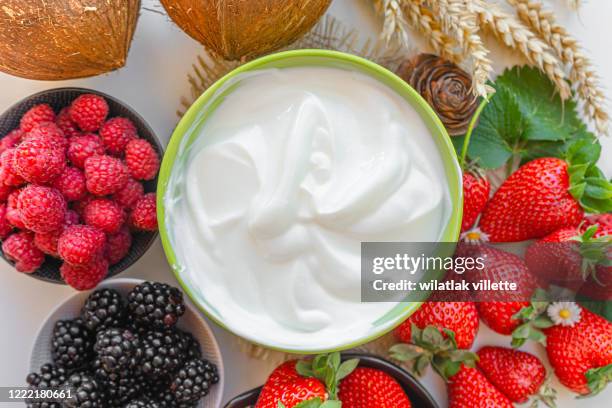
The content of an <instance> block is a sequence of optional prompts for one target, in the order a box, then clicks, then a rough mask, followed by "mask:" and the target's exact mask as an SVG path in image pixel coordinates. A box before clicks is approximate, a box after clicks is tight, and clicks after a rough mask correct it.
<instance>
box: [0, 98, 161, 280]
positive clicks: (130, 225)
mask: <svg viewBox="0 0 612 408" xmlns="http://www.w3.org/2000/svg"><path fill="white" fill-rule="evenodd" d="M108 114H109V107H108V104H107V102H106V100H104V98H102V97H100V96H98V95H93V94H84V95H81V96H79V97H78V98H76V99H75V100H74V101H73V102H72V104H71V105H70V106H68V107H66V108H64V109H62V110H61V111H60V112H59V113H57V114H56V112H54V111H53V109H52V108H51V107H50V106H49V105H47V104H40V105H36V106H34V107H33V108H31V109H30V110H29V111H27V112H26V113H25V114H24V115H23V116H22V118H21V121H20V125H19V128H17V129H14V130H12V131H11V132H9V133H8V134H6V135H5V136H4V137H3V138H2V139H0V239H1V240H2V241H3V242H2V251H3V252H4V255H5V256H6V258H8V259H9V260H11V261H13V262H14V263H15V268H16V269H17V270H18V271H20V272H24V273H33V272H35V271H36V270H37V269H38V268H40V266H41V265H42V264H43V262H44V261H45V256H52V257H55V258H58V259H61V260H62V261H63V263H62V266H61V267H60V272H61V275H62V278H63V279H64V281H65V282H66V283H67V284H69V285H70V286H72V287H74V288H76V289H78V290H87V289H91V288H93V287H95V286H96V285H97V284H98V283H99V282H100V281H101V280H102V279H104V278H105V277H106V275H107V273H108V268H109V266H110V265H113V264H116V263H117V262H119V261H120V260H121V259H123V258H124V257H125V256H126V255H127V254H128V252H129V250H130V246H131V245H132V233H133V232H138V231H155V230H157V216H156V208H155V207H156V206H155V193H146V194H145V191H144V187H143V185H142V181H144V180H152V179H154V178H155V176H156V174H157V171H158V169H159V157H158V155H157V152H156V151H155V149H154V148H153V146H152V145H151V144H150V143H149V142H147V141H146V140H144V139H141V138H139V137H138V132H137V129H136V126H134V124H133V123H132V122H131V121H130V120H129V119H127V118H123V117H113V118H110V119H109V118H108Z"/></svg>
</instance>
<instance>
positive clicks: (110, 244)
mask: <svg viewBox="0 0 612 408" xmlns="http://www.w3.org/2000/svg"><path fill="white" fill-rule="evenodd" d="M131 246H132V234H131V233H130V230H129V229H128V228H127V227H123V228H121V229H120V230H119V232H118V233H116V234H113V235H108V236H107V242H106V251H105V252H104V255H105V256H106V259H107V260H108V262H109V263H110V264H111V265H114V264H116V263H117V262H119V261H120V260H122V259H123V258H125V256H126V255H127V254H128V252H129V251H130V247H131Z"/></svg>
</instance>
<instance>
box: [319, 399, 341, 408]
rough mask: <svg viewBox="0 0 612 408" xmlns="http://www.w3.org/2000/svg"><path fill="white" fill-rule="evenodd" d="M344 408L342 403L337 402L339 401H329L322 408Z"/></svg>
mask: <svg viewBox="0 0 612 408" xmlns="http://www.w3.org/2000/svg"><path fill="white" fill-rule="evenodd" d="M341 407H342V402H340V401H337V400H328V401H325V402H324V403H323V404H322V405H321V406H320V408H341Z"/></svg>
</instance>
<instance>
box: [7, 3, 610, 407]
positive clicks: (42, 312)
mask: <svg viewBox="0 0 612 408" xmlns="http://www.w3.org/2000/svg"><path fill="white" fill-rule="evenodd" d="M143 3H144V4H143V5H144V7H146V8H149V9H153V10H156V11H160V10H161V7H160V6H159V4H158V2H157V0H143ZM564 3H565V2H564V1H563V0H551V2H550V5H551V6H553V7H554V8H555V9H556V10H557V11H558V14H559V18H560V22H561V23H562V24H563V25H565V26H566V27H568V28H569V30H570V31H571V32H572V33H574V34H575V35H576V36H577V37H578V38H579V39H580V40H581V42H582V43H583V44H584V45H585V47H586V48H587V50H588V51H587V54H588V55H589V56H590V57H591V58H592V59H593V61H594V63H595V65H596V67H597V69H598V72H599V74H600V75H601V77H602V83H603V86H604V88H605V89H606V90H607V91H609V90H610V89H612V53H611V49H610V38H612V1H604V0H589V1H586V4H585V5H584V6H583V8H582V9H581V11H580V13H579V14H578V15H576V14H575V13H572V12H570V11H569V10H568V9H567V8H566V7H565V4H564ZM329 12H330V13H331V14H332V15H334V16H335V17H338V18H339V19H341V20H342V21H343V22H344V23H345V24H346V25H348V26H350V27H357V28H358V29H359V30H360V32H362V33H363V35H364V36H368V35H371V36H374V35H375V33H377V32H378V30H379V24H380V22H379V21H378V20H377V19H376V18H375V17H374V14H373V12H372V9H371V8H370V6H369V3H368V1H367V0H335V1H334V3H333V4H332V6H331V8H330V10H329ZM422 44H423V43H422V41H421V40H420V39H417V40H415V44H414V48H415V49H418V48H419V47H422ZM489 44H492V42H489ZM201 50H202V49H201V46H200V45H199V44H197V43H196V42H195V41H193V40H191V39H190V38H188V37H187V36H186V35H184V34H183V33H182V32H181V31H180V30H179V29H178V28H176V27H175V26H173V25H172V24H171V23H170V21H169V20H168V19H167V17H166V16H164V15H161V14H159V13H156V12H152V11H148V10H143V12H142V15H141V17H140V20H139V23H138V28H137V31H136V35H135V39H134V42H133V44H132V49H131V51H130V55H129V59H128V62H127V66H126V67H125V68H123V69H121V70H120V71H118V72H115V73H112V74H109V75H104V76H100V77H96V78H90V79H83V80H76V81H66V82H40V81H28V80H23V79H19V78H15V77H11V76H8V75H5V74H0V112H1V111H3V110H5V109H6V108H8V107H9V106H10V105H12V104H13V103H15V102H17V101H19V100H20V99H21V98H23V97H26V96H28V95H30V94H32V93H34V92H37V91H40V90H43V89H49V88H55V87H60V86H68V85H76V86H82V87H87V88H93V89H98V90H101V91H104V92H107V93H109V94H111V95H113V96H116V97H117V98H119V99H120V100H123V101H124V102H126V103H127V104H129V105H130V106H132V107H133V108H135V109H136V110H137V111H138V112H140V114H141V115H142V116H143V117H144V118H145V119H146V120H147V121H148V122H149V124H150V125H151V126H152V127H153V129H154V130H155V131H156V132H157V135H158V136H159V137H160V138H161V139H162V140H163V141H167V140H168V139H169V137H170V135H171V133H172V130H173V128H174V126H175V125H176V123H177V116H176V113H175V111H176V109H177V108H178V107H179V99H180V97H181V96H183V95H189V87H188V84H187V81H186V74H187V73H188V72H189V70H190V67H191V64H192V63H193V62H194V61H195V58H196V56H197V55H198V53H199V52H201ZM493 59H494V61H495V66H496V69H498V72H499V71H500V70H502V69H503V68H504V67H505V66H507V65H509V64H512V63H515V62H516V61H517V60H516V59H513V58H511V54H510V53H509V52H507V51H504V50H496V52H495V53H494V54H493ZM607 94H608V96H612V94H610V92H607ZM604 145H605V149H604V154H603V157H602V162H601V167H602V168H603V169H604V171H605V172H606V174H608V175H610V174H612V160H610V152H611V151H612V143H610V138H606V140H604ZM0 275H1V276H2V280H1V281H0V321H1V322H2V326H1V327H0V333H1V334H0V386H19V385H22V384H24V378H25V375H26V373H27V368H28V360H29V354H30V347H31V344H32V342H33V339H34V336H35V335H36V332H37V330H38V327H39V326H40V325H41V324H42V322H43V321H44V319H45V317H46V315H47V314H48V313H49V312H50V311H51V310H52V309H53V308H54V307H55V306H56V305H57V304H58V303H60V302H61V301H62V300H63V299H65V298H66V297H68V296H70V294H71V293H73V291H72V290H71V289H70V288H68V287H64V286H58V285H52V284H48V283H44V282H41V281H37V280H34V279H32V278H29V277H28V276H24V275H20V274H19V273H17V272H15V271H14V270H13V269H12V268H11V267H10V266H8V265H7V264H4V263H2V262H0ZM121 277H139V278H145V279H152V280H160V281H168V282H175V281H174V278H173V276H172V274H171V272H170V269H169V268H168V266H167V263H166V260H165V258H164V255H163V251H162V249H161V245H160V244H159V242H157V243H156V244H155V245H154V246H153V247H152V248H151V249H150V250H149V252H148V253H147V254H146V255H145V256H144V257H143V258H142V259H141V260H140V261H139V262H138V263H137V264H136V265H135V266H133V267H132V268H130V269H129V270H128V271H126V272H124V273H123V274H122V275H121ZM214 330H215V332H216V334H217V339H218V341H219V343H220V344H221V348H222V351H223V355H224V359H225V367H226V390H225V398H224V402H225V401H227V400H228V399H229V398H231V397H232V396H235V395H237V394H239V393H240V392H243V391H245V390H248V389H250V388H252V387H254V386H257V385H260V384H261V383H262V382H263V381H264V379H265V377H266V376H267V374H268V373H269V372H270V371H271V369H272V367H273V365H274V362H272V361H271V360H270V359H269V360H266V361H262V360H255V359H250V358H248V357H246V356H245V355H244V353H242V352H241V349H240V346H239V345H238V344H237V343H236V341H235V339H234V338H233V337H232V336H230V335H228V334H227V333H225V332H224V331H223V330H221V329H219V328H217V327H214ZM508 343H509V340H508V339H507V338H504V337H501V336H497V335H495V334H493V333H491V332H490V331H489V330H488V329H487V328H486V327H484V326H483V325H481V334H480V335H479V337H478V340H477V344H480V345H484V344H499V345H508ZM529 350H531V351H533V352H535V353H537V354H539V355H540V356H543V354H542V350H541V349H539V348H538V347H537V346H533V347H531V348H529ZM423 381H424V383H425V384H426V385H427V386H428V388H429V389H430V390H431V391H432V393H434V395H435V397H436V398H437V399H438V400H439V401H440V402H441V404H442V406H445V405H446V396H445V390H444V385H443V384H442V382H441V381H440V380H439V379H437V378H436V377H435V376H434V375H433V374H432V373H429V374H428V375H427V376H426V377H425V378H424V380H423ZM557 385H558V384H557ZM559 389H560V394H561V395H560V401H559V403H558V406H559V407H560V408H569V407H579V406H580V407H603V406H609V405H608V403H606V402H605V401H606V400H607V401H610V399H612V386H611V387H608V389H607V390H606V391H605V392H604V393H603V394H601V395H600V396H598V397H595V398H592V399H585V400H579V401H577V400H575V399H574V398H573V397H572V396H571V394H570V393H569V392H567V391H565V390H563V389H562V388H561V387H559ZM0 406H2V407H5V406H6V407H7V408H8V407H10V406H15V405H14V404H8V403H0Z"/></svg>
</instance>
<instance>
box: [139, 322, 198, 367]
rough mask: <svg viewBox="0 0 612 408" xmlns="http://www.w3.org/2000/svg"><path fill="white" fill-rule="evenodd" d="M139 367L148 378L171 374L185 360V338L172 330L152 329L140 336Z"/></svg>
mask: <svg viewBox="0 0 612 408" xmlns="http://www.w3.org/2000/svg"><path fill="white" fill-rule="evenodd" d="M142 343H143V347H142V349H143V352H142V360H141V364H140V369H141V370H142V372H143V374H145V375H146V376H148V377H150V378H160V377H164V376H168V375H172V373H174V372H175V371H176V370H177V369H178V368H179V366H180V365H181V364H182V363H183V362H184V361H186V350H187V343H186V340H185V339H184V338H183V337H182V336H181V334H179V333H178V332H176V331H173V330H154V331H150V332H148V333H146V334H145V335H144V337H142Z"/></svg>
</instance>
